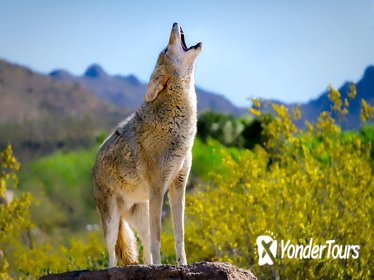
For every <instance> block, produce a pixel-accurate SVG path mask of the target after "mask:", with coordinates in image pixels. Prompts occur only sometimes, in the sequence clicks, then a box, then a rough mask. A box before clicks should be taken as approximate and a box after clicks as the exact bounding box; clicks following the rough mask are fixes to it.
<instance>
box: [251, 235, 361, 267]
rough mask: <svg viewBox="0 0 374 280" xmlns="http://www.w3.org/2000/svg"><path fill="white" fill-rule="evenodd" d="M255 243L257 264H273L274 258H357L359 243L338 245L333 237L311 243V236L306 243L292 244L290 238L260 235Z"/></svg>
mask: <svg viewBox="0 0 374 280" xmlns="http://www.w3.org/2000/svg"><path fill="white" fill-rule="evenodd" d="M270 235H273V234H270ZM256 245H257V256H258V264H259V265H265V264H268V265H273V264H274V262H275V259H276V258H279V259H285V258H287V259H300V260H303V259H322V258H328V259H329V258H333V259H349V258H352V259H357V258H358V257H359V255H360V246H359V245H340V244H337V243H336V241H335V240H333V239H332V240H326V242H325V243H323V244H313V238H310V239H309V242H308V244H293V243H291V241H290V240H287V241H285V240H276V239H275V238H274V236H269V235H260V236H258V237H257V239H256ZM278 246H279V247H278Z"/></svg>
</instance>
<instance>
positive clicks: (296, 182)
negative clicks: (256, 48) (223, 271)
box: [164, 88, 374, 279]
mask: <svg viewBox="0 0 374 280" xmlns="http://www.w3.org/2000/svg"><path fill="white" fill-rule="evenodd" d="M351 90H352V91H354V88H352V89H351ZM351 95H352V96H353V95H354V94H351ZM339 96H340V94H339V93H338V92H337V91H336V90H333V89H330V99H331V100H332V101H333V103H332V110H333V111H335V113H336V112H337V113H339V112H342V110H344V109H346V107H347V106H345V105H348V104H347V103H348V101H347V102H342V101H340V97H339ZM353 97H354V96H353ZM343 103H346V104H343ZM363 104H366V103H363ZM255 105H258V106H260V105H261V104H260V102H258V101H256V103H255ZM273 110H274V112H275V115H274V117H273V118H272V119H271V120H270V121H269V122H264V123H265V124H264V133H265V134H266V136H267V137H266V139H267V141H266V143H264V144H263V146H259V145H257V146H256V147H255V148H254V149H253V150H243V151H241V153H240V154H239V155H238V156H237V157H235V158H233V157H232V156H231V155H230V154H228V153H226V152H225V151H224V150H222V151H221V153H222V156H223V159H222V161H223V162H222V165H223V167H225V169H226V172H225V173H224V174H223V173H222V172H215V170H214V166H212V168H211V169H212V173H211V183H210V184H208V185H201V186H200V187H199V188H197V189H195V190H194V191H193V192H192V193H189V194H187V200H186V201H187V202H186V250H187V256H188V258H189V262H193V261H201V260H209V261H229V262H232V263H234V264H236V265H238V266H241V267H247V268H250V269H251V270H252V271H253V272H254V273H255V275H256V276H257V277H259V278H260V279H278V278H279V277H280V279H342V278H344V279H346V278H347V279H372V278H373V277H374V276H373V274H374V269H373V268H374V211H373V209H374V208H373V205H374V177H373V169H372V165H371V158H370V151H371V149H372V147H371V143H370V142H364V141H362V140H361V138H360V137H358V135H353V136H352V137H345V136H344V133H343V132H342V131H341V129H340V127H339V126H338V125H336V123H335V121H334V119H333V118H332V116H331V113H329V112H322V113H321V115H320V117H319V119H318V121H317V122H316V123H314V124H311V123H308V122H307V123H306V126H305V128H304V129H299V128H297V127H296V125H295V124H294V120H295V119H297V118H300V111H299V109H298V108H296V109H294V111H293V114H292V116H290V114H289V112H288V109H287V108H286V107H284V106H279V105H273ZM364 110H365V112H364V113H363V114H364V115H365V116H368V115H369V114H370V110H371V109H370V106H369V105H368V104H366V108H365V107H364ZM252 111H254V112H255V113H256V114H258V115H260V113H259V112H260V110H257V109H256V108H254V109H252ZM343 114H344V112H343ZM267 231H270V232H272V233H273V234H274V236H275V238H276V239H277V240H285V241H287V240H291V242H292V243H293V244H304V245H305V244H308V243H309V241H310V239H311V238H313V244H325V242H326V241H327V240H335V242H336V244H341V245H348V244H354V245H356V244H357V245H359V246H360V250H359V258H357V259H353V258H348V259H333V258H327V257H326V256H323V257H322V258H321V259H287V258H284V259H280V258H276V259H275V263H274V265H272V266H269V265H265V266H259V265H258V264H257V262H258V256H257V252H256V238H257V237H258V236H259V235H264V234H266V232H267ZM164 240H165V241H168V243H170V240H171V239H170V238H168V237H167V236H165V237H164ZM170 250H171V248H170Z"/></svg>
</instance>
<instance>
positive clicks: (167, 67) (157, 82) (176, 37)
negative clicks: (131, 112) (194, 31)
mask: <svg viewBox="0 0 374 280" xmlns="http://www.w3.org/2000/svg"><path fill="white" fill-rule="evenodd" d="M201 49H202V44H201V43H197V44H196V45H194V46H191V47H189V48H188V47H187V45H186V42H185V40H184V33H183V30H182V27H180V26H178V24H177V23H174V24H173V28H172V29H171V33H170V38H169V43H168V45H167V47H166V48H165V49H164V50H163V51H162V52H161V53H160V55H159V57H158V60H157V64H156V67H155V69H154V71H153V73H152V75H151V78H150V80H149V83H148V88H147V91H146V93H145V96H144V99H145V101H147V102H150V101H152V100H154V99H155V98H156V97H157V95H158V93H159V92H160V91H162V90H163V89H164V88H165V86H166V84H167V83H168V81H170V82H174V81H175V80H176V79H178V80H186V79H189V78H191V75H193V69H194V65H195V59H196V57H197V55H198V54H199V53H200V51H201Z"/></svg>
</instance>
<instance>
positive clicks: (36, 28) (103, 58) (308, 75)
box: [0, 0, 374, 106]
mask: <svg viewBox="0 0 374 280" xmlns="http://www.w3.org/2000/svg"><path fill="white" fill-rule="evenodd" d="M174 21H177V22H179V23H180V24H181V25H182V26H183V27H184V31H185V33H186V40H187V44H189V45H191V44H194V43H196V42H198V41H202V42H203V44H204V46H203V47H204V49H203V52H202V53H201V54H200V56H199V57H198V60H197V64H196V83H197V84H198V85H199V86H201V87H203V88H204V89H207V90H210V91H214V92H217V93H222V94H224V95H225V96H227V97H228V98H229V99H230V100H232V101H233V102H234V103H235V104H237V105H241V106H247V105H249V102H248V100H247V98H248V97H254V96H261V97H264V98H273V99H277V100H282V101H286V102H304V101H307V100H309V99H311V98H315V97H317V96H318V94H320V93H321V92H322V91H323V90H324V89H325V88H326V87H327V85H328V84H332V85H334V86H336V87H338V86H340V85H341V84H342V83H343V82H345V81H346V80H353V81H355V80H358V79H359V78H360V77H361V76H362V74H363V71H364V69H365V68H366V67H367V66H368V65H370V64H374V0H355V1H354V0H314V1H311V0H308V1H306V0H289V1H285V0H283V1H280V0H278V1H276V0H273V1H269V0H264V1H240V0H236V1H235V0H234V1H217V0H215V1H209V0H208V1H194V0H189V1H175V0H174V1H141V0H138V1H119V0H118V1H115V0H112V1H93V0H91V1H71V0H65V1H47V0H45V1H41V0H33V1H26V0H25V1H18V0H12V1H6V0H0V58H4V59H6V60H8V61H11V62H15V63H18V64H21V65H26V66H29V67H31V68H32V69H34V70H36V71H38V72H42V73H48V72H50V71H51V70H54V69H56V68H63V69H66V70H68V71H70V72H72V73H74V74H82V72H83V71H84V70H85V69H86V67H87V66H88V65H90V64H92V63H99V64H101V65H102V66H103V68H104V69H105V70H106V71H107V72H108V73H110V74H123V75H128V74H131V73H132V74H135V75H136V76H138V77H139V78H140V79H141V80H143V81H147V80H148V78H149V75H150V73H151V71H152V69H153V67H154V64H155V62H156V58H157V55H158V53H159V52H160V51H161V50H162V48H163V47H164V46H165V45H166V43H167V40H168V36H169V32H170V28H171V26H172V23H173V22H174Z"/></svg>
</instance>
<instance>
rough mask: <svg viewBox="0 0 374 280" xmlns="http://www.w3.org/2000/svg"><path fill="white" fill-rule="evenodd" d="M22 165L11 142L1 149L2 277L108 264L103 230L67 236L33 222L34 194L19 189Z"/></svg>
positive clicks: (35, 276)
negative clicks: (45, 230) (51, 232)
mask: <svg viewBox="0 0 374 280" xmlns="http://www.w3.org/2000/svg"><path fill="white" fill-rule="evenodd" d="M19 168H20V164H19V163H18V161H17V160H16V158H15V157H14V156H13V153H12V148H11V146H10V145H9V146H7V147H6V148H5V150H4V151H3V152H1V153H0V279H4V280H7V279H37V278H38V277H39V276H41V275H44V274H47V273H53V272H64V271H67V270H76V269H87V268H89V269H98V268H104V267H105V266H106V264H107V255H106V253H105V247H104V242H103V240H102V236H101V232H98V231H93V232H86V233H80V234H75V235H70V236H69V238H68V239H66V238H63V237H62V236H60V237H56V236H46V235H45V233H43V232H41V231H40V229H39V228H38V227H37V226H34V225H33V224H32V221H31V218H30V213H29V210H30V205H31V204H32V196H31V194H30V193H28V192H20V191H18V190H16V187H17V185H18V177H17V175H16V173H17V171H18V170H19ZM38 207H43V205H39V206H38Z"/></svg>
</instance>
